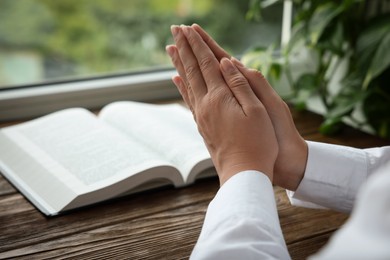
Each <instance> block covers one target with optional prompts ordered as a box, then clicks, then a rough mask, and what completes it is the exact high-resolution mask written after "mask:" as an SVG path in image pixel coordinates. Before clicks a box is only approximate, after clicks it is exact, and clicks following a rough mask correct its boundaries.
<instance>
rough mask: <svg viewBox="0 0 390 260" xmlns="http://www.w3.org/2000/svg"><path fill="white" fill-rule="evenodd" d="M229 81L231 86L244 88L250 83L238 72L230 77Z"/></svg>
mask: <svg viewBox="0 0 390 260" xmlns="http://www.w3.org/2000/svg"><path fill="white" fill-rule="evenodd" d="M228 83H229V85H230V87H231V88H242V87H245V86H247V85H248V81H247V80H246V79H245V78H244V77H242V76H241V75H238V74H235V75H233V76H232V77H231V78H229V80H228Z"/></svg>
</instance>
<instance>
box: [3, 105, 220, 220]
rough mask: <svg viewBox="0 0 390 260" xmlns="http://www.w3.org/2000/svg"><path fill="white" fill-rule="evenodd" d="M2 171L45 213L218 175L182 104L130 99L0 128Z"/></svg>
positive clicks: (190, 116)
mask: <svg viewBox="0 0 390 260" xmlns="http://www.w3.org/2000/svg"><path fill="white" fill-rule="evenodd" d="M0 171H1V173H2V174H3V175H4V176H5V177H6V178H7V179H8V180H9V181H10V182H11V183H12V184H13V185H14V186H15V187H16V188H17V189H19V190H20V191H21V192H22V193H23V194H24V195H25V197H27V199H29V200H30V201H31V202H32V203H33V204H34V205H35V206H36V207H37V208H38V209H39V210H41V211H42V212H43V213H44V214H46V215H56V214H59V213H61V212H64V211H68V210H71V209H75V208H78V207H82V206H86V205H90V204H94V203H97V202H101V201H104V200H108V199H111V198H115V197H118V196H123V195H126V194H129V193H135V192H139V191H143V190H146V189H152V188H155V187H160V186H163V185H173V186H175V187H182V186H186V185H189V184H191V183H193V182H194V181H195V179H196V178H201V177H206V176H210V175H215V174H216V173H215V170H214V168H213V164H212V161H211V158H210V154H209V153H208V151H207V149H206V146H205V145H204V142H203V139H202V137H201V136H200V135H199V133H198V131H197V128H196V124H195V122H194V121H193V118H192V115H191V113H190V112H189V111H188V110H187V109H186V108H184V107H182V106H180V105H178V104H170V105H152V104H145V103H137V102H128V101H126V102H125V101H123V102H115V103H111V104H109V105H107V106H106V107H104V108H103V109H102V110H101V112H100V113H99V115H98V116H96V115H95V114H93V113H91V112H89V111H88V110H86V109H83V108H70V109H65V110H62V111H59V112H55V113H52V114H49V115H47V116H44V117H41V118H38V119H34V120H31V121H28V122H25V123H21V124H18V125H15V126H9V127H5V128H3V129H1V130H0Z"/></svg>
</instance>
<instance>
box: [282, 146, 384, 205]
mask: <svg viewBox="0 0 390 260" xmlns="http://www.w3.org/2000/svg"><path fill="white" fill-rule="evenodd" d="M307 143H308V148H309V149H308V150H309V153H308V160H307V164H306V171H305V175H304V178H303V179H302V181H301V183H300V184H299V186H298V189H297V190H296V191H295V192H291V191H287V195H288V197H289V199H290V202H291V203H292V204H293V205H296V206H303V207H325V208H331V209H334V210H337V211H341V212H350V211H351V209H352V207H353V205H354V203H355V198H356V195H357V193H358V190H359V188H360V187H361V186H362V184H363V183H365V182H366V180H367V178H368V177H369V176H370V175H373V174H375V173H376V172H379V171H381V169H383V168H386V167H388V169H390V165H389V164H390V147H382V148H371V149H357V148H352V147H347V146H341V145H332V144H325V143H317V142H307Z"/></svg>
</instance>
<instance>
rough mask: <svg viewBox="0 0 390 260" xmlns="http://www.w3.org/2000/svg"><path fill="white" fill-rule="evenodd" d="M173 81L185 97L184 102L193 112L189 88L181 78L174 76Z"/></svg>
mask: <svg viewBox="0 0 390 260" xmlns="http://www.w3.org/2000/svg"><path fill="white" fill-rule="evenodd" d="M172 81H173V83H174V84H175V85H176V87H177V89H178V90H179V92H180V95H181V96H182V97H183V100H184V102H185V103H186V104H187V106H188V107H189V108H190V109H191V110H192V103H191V101H190V99H189V97H188V92H187V88H186V86H185V85H184V82H183V80H182V78H181V77H180V76H173V77H172Z"/></svg>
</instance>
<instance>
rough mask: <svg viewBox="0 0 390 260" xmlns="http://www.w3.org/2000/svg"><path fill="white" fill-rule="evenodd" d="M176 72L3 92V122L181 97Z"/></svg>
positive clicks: (0, 93)
mask: <svg viewBox="0 0 390 260" xmlns="http://www.w3.org/2000/svg"><path fill="white" fill-rule="evenodd" d="M175 74H176V71H175V70H167V71H159V72H152V73H143V74H135V75H125V76H118V77H109V78H101V79H91V80H84V81H78V82H65V83H58V84H52V85H45V86H36V87H30V88H20V89H17V88H16V89H8V90H3V91H0V121H6V120H14V119H27V118H32V117H37V116H41V115H44V114H47V113H50V112H53V111H56V110H60V109H65V108H69V107H85V108H89V109H98V108H100V107H102V106H104V105H106V104H108V103H110V102H113V101H117V100H134V101H156V100H164V99H173V98H177V97H179V92H178V91H177V89H176V87H175V86H174V85H173V83H172V81H171V78H172V76H173V75H175Z"/></svg>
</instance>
